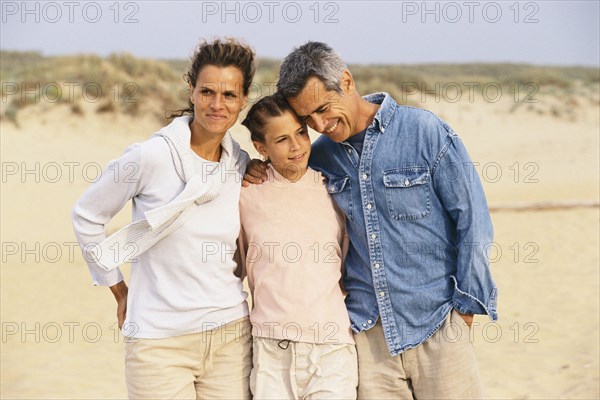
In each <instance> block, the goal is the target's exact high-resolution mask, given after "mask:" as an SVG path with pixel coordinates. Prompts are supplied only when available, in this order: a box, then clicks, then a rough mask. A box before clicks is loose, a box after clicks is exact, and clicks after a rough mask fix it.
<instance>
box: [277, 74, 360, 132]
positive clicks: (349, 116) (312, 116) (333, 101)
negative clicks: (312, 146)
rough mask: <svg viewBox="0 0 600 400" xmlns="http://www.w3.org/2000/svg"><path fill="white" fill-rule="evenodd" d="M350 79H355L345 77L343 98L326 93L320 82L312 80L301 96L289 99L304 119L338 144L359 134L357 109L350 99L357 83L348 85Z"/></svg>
mask: <svg viewBox="0 0 600 400" xmlns="http://www.w3.org/2000/svg"><path fill="white" fill-rule="evenodd" d="M348 78H349V79H350V80H351V79H352V78H351V76H350V75H349V74H345V73H344V74H343V75H342V80H341V86H342V92H343V93H342V95H340V94H338V93H337V92H336V91H330V90H326V89H325V86H324V85H323V82H322V81H321V80H320V79H319V78H316V77H312V78H310V79H309V80H308V81H307V82H306V85H305V86H304V88H303V89H302V91H301V92H300V94H298V96H296V97H293V98H289V99H288V102H289V103H290V105H291V106H292V108H293V109H294V111H295V112H296V114H298V116H299V117H300V119H302V120H304V121H305V122H306V124H307V125H308V126H310V127H311V128H312V129H314V130H315V131H317V132H319V133H322V134H324V135H327V136H328V137H329V138H331V140H333V141H335V142H342V141H344V140H346V139H348V138H349V137H350V136H352V135H354V134H356V133H358V132H355V130H356V115H357V113H356V105H355V102H354V101H353V99H352V96H351V95H350V94H351V92H352V90H353V89H354V87H353V83H354V82H348ZM349 85H352V86H349Z"/></svg>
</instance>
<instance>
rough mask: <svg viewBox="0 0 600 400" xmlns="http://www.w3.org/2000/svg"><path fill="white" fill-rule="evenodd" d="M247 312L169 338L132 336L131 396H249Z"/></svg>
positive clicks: (127, 347)
mask: <svg viewBox="0 0 600 400" xmlns="http://www.w3.org/2000/svg"><path fill="white" fill-rule="evenodd" d="M251 334H252V328H251V325H250V320H249V319H248V317H244V318H242V319H239V320H236V321H232V322H230V323H228V324H226V325H223V326H221V327H220V328H218V329H213V330H209V331H204V332H199V333H194V334H190V335H183V336H175V337H170V338H165V339H128V340H127V343H126V345H125V376H126V380H127V390H128V392H129V398H130V399H249V398H250V388H249V376H250V370H251V368H252V336H251Z"/></svg>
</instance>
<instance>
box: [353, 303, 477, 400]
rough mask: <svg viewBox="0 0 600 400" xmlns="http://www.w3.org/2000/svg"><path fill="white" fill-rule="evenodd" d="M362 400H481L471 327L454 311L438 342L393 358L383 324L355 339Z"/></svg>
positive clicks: (433, 339)
mask: <svg viewBox="0 0 600 400" xmlns="http://www.w3.org/2000/svg"><path fill="white" fill-rule="evenodd" d="M354 340H355V341H356V350H357V353H358V375H359V384H358V398H359V399H365V400H366V399H368V400H372V399H418V400H423V399H444V400H446V399H461V400H463V399H481V398H482V397H483V394H482V389H481V383H480V378H479V367H478V365H477V360H476V358H475V351H474V349H473V344H472V343H471V341H470V332H469V327H468V326H467V324H466V323H465V321H464V320H463V319H462V318H461V316H460V315H459V314H458V313H457V312H456V311H454V310H453V311H452V312H451V313H450V314H449V315H448V317H447V318H446V320H445V321H444V323H443V325H442V326H441V327H440V329H438V330H437V331H436V332H435V333H434V334H433V336H431V337H430V338H429V339H427V340H426V341H425V342H423V343H421V344H420V345H419V346H417V347H414V348H412V349H408V350H406V351H405V352H403V353H401V354H399V355H397V356H395V357H392V356H390V354H389V352H388V349H387V345H386V343H385V338H384V336H383V327H382V325H381V321H378V322H377V324H376V325H375V326H374V327H373V328H371V329H369V330H368V331H363V332H361V333H359V334H355V335H354Z"/></svg>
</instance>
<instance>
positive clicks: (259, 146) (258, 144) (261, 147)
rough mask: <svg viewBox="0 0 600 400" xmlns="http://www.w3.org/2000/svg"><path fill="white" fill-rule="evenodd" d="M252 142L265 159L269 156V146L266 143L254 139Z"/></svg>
mask: <svg viewBox="0 0 600 400" xmlns="http://www.w3.org/2000/svg"><path fill="white" fill-rule="evenodd" d="M252 144H253V145H254V148H255V149H256V151H258V152H259V154H260V155H261V156H263V157H264V158H265V160H266V159H267V158H269V154H268V153H267V148H266V146H265V145H264V143H261V142H257V141H255V140H253V141H252Z"/></svg>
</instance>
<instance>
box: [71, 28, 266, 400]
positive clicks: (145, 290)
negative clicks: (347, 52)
mask: <svg viewBox="0 0 600 400" xmlns="http://www.w3.org/2000/svg"><path fill="white" fill-rule="evenodd" d="M254 70H255V68H254V53H253V52H252V50H251V49H250V48H249V47H247V46H245V45H242V44H240V43H238V42H236V41H234V40H228V41H220V40H217V41H214V42H212V43H207V42H202V43H201V44H200V45H199V47H198V49H197V51H196V53H195V55H194V57H193V59H192V65H191V67H190V70H189V72H188V74H187V76H186V78H187V79H186V80H187V82H188V84H189V90H190V98H189V108H188V109H186V110H182V112H181V113H180V116H179V117H178V118H175V119H174V120H173V122H172V123H171V124H169V125H168V126H166V127H164V128H162V129H161V130H160V131H159V132H157V133H156V134H155V135H153V136H152V137H151V138H150V139H149V140H147V141H146V142H143V143H139V144H135V145H133V146H131V147H130V148H129V149H127V151H126V152H125V154H124V155H123V156H121V158H119V159H118V160H115V161H112V162H111V163H110V165H109V167H108V168H107V169H106V170H105V172H104V174H103V175H102V176H101V178H100V179H99V180H98V181H97V182H95V183H94V184H93V185H92V186H91V187H90V188H89V189H88V190H87V191H86V192H85V193H84V194H83V196H82V197H81V198H80V199H79V201H78V202H77V204H76V206H75V208H74V210H73V225H74V228H75V233H76V235H77V238H78V240H79V243H80V245H81V247H82V249H83V250H84V258H85V259H86V262H87V263H88V267H89V270H90V272H91V275H92V279H93V281H94V283H95V284H96V285H101V286H108V287H110V290H111V291H112V293H113V294H114V296H115V299H116V300H117V317H118V323H119V328H121V327H122V331H123V334H124V335H125V336H128V340H127V341H126V342H127V343H126V359H125V374H126V380H127V389H128V392H129V397H130V398H136V399H137V398H140V399H141V398H152V399H157V398H177V399H196V398H198V399H199V398H210V399H218V398H226V399H240V398H242V399H247V398H249V397H250V391H249V375H250V369H251V362H252V360H251V350H252V344H251V337H250V323H249V320H248V316H247V315H248V306H247V303H246V296H247V295H246V294H245V292H244V291H243V290H242V282H241V280H240V278H239V277H238V276H236V275H235V274H234V271H235V270H236V268H237V264H236V263H235V261H234V260H233V256H232V254H233V252H234V251H235V246H236V239H237V236H238V233H239V229H240V225H239V218H238V215H239V214H238V213H239V211H238V204H239V194H240V182H241V179H240V177H241V173H243V171H244V169H245V165H246V163H247V161H248V155H247V154H246V153H244V152H242V151H240V147H239V145H238V144H237V143H236V142H235V141H233V139H232V138H231V135H230V134H229V132H228V130H229V128H231V127H232V126H233V124H234V123H235V122H236V120H237V118H238V115H239V113H240V111H241V110H242V109H243V108H244V106H245V105H246V101H247V96H248V91H249V88H250V85H251V83H252V78H253V76H254ZM183 114H188V115H183ZM115 171H120V173H119V174H117V173H115ZM117 177H121V178H120V179H116V178H117ZM130 199H131V200H132V203H133V220H134V221H135V222H134V223H132V224H131V225H128V226H127V227H125V228H123V229H122V230H120V231H119V232H117V233H115V234H114V235H112V236H110V237H109V238H106V237H105V231H104V226H105V224H106V223H108V222H109V221H110V219H111V218H112V217H113V216H114V215H115V214H116V213H117V212H118V211H119V210H120V209H121V208H123V206H124V205H125V204H126V203H127V201H129V200H130ZM98 244H99V245H98ZM128 260H131V261H132V267H131V279H130V287H129V288H128V287H127V285H126V284H125V282H124V281H123V276H122V275H121V272H120V271H119V269H118V265H119V264H121V263H123V262H125V261H128Z"/></svg>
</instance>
